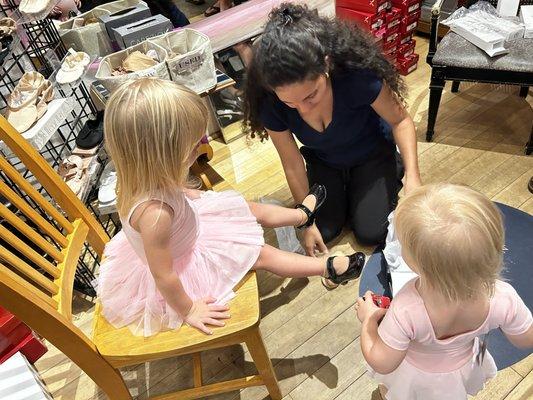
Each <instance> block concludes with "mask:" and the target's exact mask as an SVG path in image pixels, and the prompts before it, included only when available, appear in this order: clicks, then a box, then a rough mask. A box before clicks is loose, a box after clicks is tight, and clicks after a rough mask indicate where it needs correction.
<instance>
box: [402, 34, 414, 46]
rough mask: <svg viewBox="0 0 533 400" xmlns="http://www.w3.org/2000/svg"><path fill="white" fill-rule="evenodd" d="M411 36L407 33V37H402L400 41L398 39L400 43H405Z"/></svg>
mask: <svg viewBox="0 0 533 400" xmlns="http://www.w3.org/2000/svg"><path fill="white" fill-rule="evenodd" d="M411 38H412V36H411V35H409V36H407V37H404V38H403V39H402V40H401V41H400V44H405V43H407V42H409V41H410V40H411Z"/></svg>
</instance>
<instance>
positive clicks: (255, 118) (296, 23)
mask: <svg viewBox="0 0 533 400" xmlns="http://www.w3.org/2000/svg"><path fill="white" fill-rule="evenodd" d="M326 56H327V59H328V61H326ZM360 69H368V70H371V71H373V72H374V73H375V74H376V75H377V76H378V77H380V78H381V79H383V80H384V81H385V83H386V84H387V85H388V86H389V87H390V88H391V90H392V91H393V92H394V93H395V94H396V95H397V97H398V99H399V101H400V102H402V103H403V102H404V95H405V84H404V82H403V80H402V79H401V77H400V76H399V75H398V73H397V72H396V70H395V69H394V67H393V66H392V65H391V64H390V63H389V62H388V61H387V59H386V58H385V57H384V56H383V54H382V52H381V49H380V48H379V47H378V46H376V45H375V43H374V41H373V39H372V38H371V37H370V36H369V35H368V34H367V33H365V32H363V31H362V30H361V29H359V28H357V27H356V26H355V25H353V24H348V23H346V22H343V21H339V20H336V19H329V18H324V17H320V16H319V15H318V12H317V11H315V10H310V9H309V8H308V7H307V6H306V5H300V4H293V3H282V4H281V5H280V6H279V7H277V8H275V9H273V10H272V11H271V12H270V15H269V20H268V23H267V24H266V27H265V29H264V32H263V34H262V36H261V37H260V38H259V39H258V40H257V41H256V42H255V44H254V49H253V58H252V62H251V64H250V65H249V67H248V70H247V78H246V90H245V104H244V116H245V118H244V126H245V130H246V131H247V133H249V134H250V135H251V136H252V137H255V136H256V135H257V136H259V137H260V138H261V139H265V138H266V137H267V135H266V132H265V130H264V126H263V123H262V121H261V118H260V113H261V107H262V106H263V104H264V102H265V100H268V98H269V97H270V98H272V96H274V98H275V96H276V95H275V94H274V93H273V89H274V88H276V87H280V86H284V85H288V84H292V83H296V82H302V81H304V80H306V79H315V78H317V77H318V76H319V75H320V74H324V73H325V72H329V73H330V74H333V75H335V74H342V73H346V72H349V71H354V70H360Z"/></svg>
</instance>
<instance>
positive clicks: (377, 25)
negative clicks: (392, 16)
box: [370, 19, 383, 29]
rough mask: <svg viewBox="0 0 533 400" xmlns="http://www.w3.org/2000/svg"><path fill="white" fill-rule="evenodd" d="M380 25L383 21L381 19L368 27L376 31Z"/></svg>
mask: <svg viewBox="0 0 533 400" xmlns="http://www.w3.org/2000/svg"><path fill="white" fill-rule="evenodd" d="M381 25H383V20H382V19H378V20H377V21H376V22H374V23H373V24H372V25H371V26H370V27H371V28H372V29H377V28H379V27H380V26H381Z"/></svg>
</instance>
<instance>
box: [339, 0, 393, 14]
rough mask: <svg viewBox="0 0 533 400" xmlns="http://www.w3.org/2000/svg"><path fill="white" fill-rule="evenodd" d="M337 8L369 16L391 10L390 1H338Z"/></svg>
mask: <svg viewBox="0 0 533 400" xmlns="http://www.w3.org/2000/svg"><path fill="white" fill-rule="evenodd" d="M336 6H337V7H342V8H347V9H349V10H354V11H360V12H366V13H369V14H377V13H380V12H382V11H385V10H386V9H387V8H389V6H390V0H337V1H336Z"/></svg>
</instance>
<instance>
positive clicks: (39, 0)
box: [19, 0, 52, 15]
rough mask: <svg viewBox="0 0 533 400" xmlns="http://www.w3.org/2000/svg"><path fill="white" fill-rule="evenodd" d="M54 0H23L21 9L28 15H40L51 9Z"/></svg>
mask: <svg viewBox="0 0 533 400" xmlns="http://www.w3.org/2000/svg"><path fill="white" fill-rule="evenodd" d="M51 3H52V0H21V2H20V4H19V10H20V11H22V12H23V13H24V14H28V15H40V14H42V13H44V12H45V11H47V10H48V9H50V7H51V5H52V4H51Z"/></svg>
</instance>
